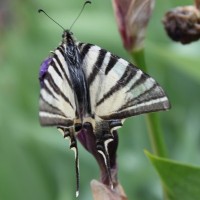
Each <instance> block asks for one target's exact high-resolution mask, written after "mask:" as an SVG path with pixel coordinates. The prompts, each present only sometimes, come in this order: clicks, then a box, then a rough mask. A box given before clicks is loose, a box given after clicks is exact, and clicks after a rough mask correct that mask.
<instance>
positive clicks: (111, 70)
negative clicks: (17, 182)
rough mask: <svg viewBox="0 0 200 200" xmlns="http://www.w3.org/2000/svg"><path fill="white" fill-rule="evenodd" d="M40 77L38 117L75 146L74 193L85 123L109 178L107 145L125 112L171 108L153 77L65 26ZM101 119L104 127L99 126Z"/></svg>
mask: <svg viewBox="0 0 200 200" xmlns="http://www.w3.org/2000/svg"><path fill="white" fill-rule="evenodd" d="M39 80H40V86H41V88H40V99H39V119H40V123H41V125H42V126H54V127H57V129H58V130H59V131H60V132H61V133H62V134H63V136H64V138H69V139H70V148H71V149H73V150H74V152H75V163H76V177H77V192H76V196H78V192H79V164H78V148H77V140H76V136H77V134H78V133H79V132H80V131H81V130H82V129H83V128H85V129H87V127H90V128H91V129H92V130H93V134H94V136H95V139H96V144H95V145H96V149H97V151H98V152H99V153H100V154H101V155H102V157H103V159H104V162H105V166H106V168H107V171H108V174H109V177H110V179H111V175H110V167H109V166H110V160H109V154H108V145H109V143H110V142H112V141H113V130H116V129H118V128H120V127H121V126H122V124H123V122H124V120H125V119H126V118H128V117H131V116H135V115H139V114H143V113H149V112H155V111H161V110H168V109H169V108H170V103H169V100H168V98H167V96H166V94H165V92H164V91H163V89H162V88H161V86H160V85H159V84H158V83H157V82H156V81H155V80H154V79H153V78H152V77H150V76H149V75H147V74H146V73H144V72H142V71H141V70H140V69H139V68H137V67H136V66H135V65H133V64H131V63H130V62H128V61H126V60H124V59H123V58H120V57H118V56H116V55H113V54H112V53H111V52H109V51H107V50H105V49H102V48H101V47H99V46H97V45H93V44H89V43H82V42H79V41H77V40H76V39H75V38H74V36H73V33H72V32H71V31H69V30H64V32H63V35H62V42H61V44H60V45H59V46H58V47H57V48H56V49H55V50H54V51H51V55H50V56H49V57H48V58H47V59H45V60H44V61H43V63H42V64H41V67H40V74H39ZM105 124H106V125H107V126H106V131H102V130H104V129H105ZM105 133H106V134H105Z"/></svg>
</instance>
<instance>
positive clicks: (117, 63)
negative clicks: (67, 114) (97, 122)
mask: <svg viewBox="0 0 200 200" xmlns="http://www.w3.org/2000/svg"><path fill="white" fill-rule="evenodd" d="M79 49H80V53H81V54H82V55H83V56H82V57H83V68H84V71H85V74H86V76H87V80H88V84H89V89H90V100H91V109H92V111H93V113H95V115H97V116H99V117H100V118H102V119H105V120H111V119H124V118H127V117H130V116H134V115H138V114H142V113H148V112H154V111H159V110H167V109H169V107H170V104H169V101H168V98H167V97H166V95H165V93H164V91H163V89H162V88H161V87H160V86H159V84H158V83H157V82H156V81H155V80H154V79H153V78H151V77H150V76H149V75H147V74H145V73H143V72H142V71H141V70H140V69H138V68H137V67H135V66H134V65H132V64H131V63H129V62H127V61H125V60H124V59H122V58H119V57H118V56H115V55H113V54H111V53H110V52H108V51H106V50H104V49H101V48H100V47H98V46H96V45H91V44H83V43H80V44H79Z"/></svg>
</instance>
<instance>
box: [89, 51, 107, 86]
mask: <svg viewBox="0 0 200 200" xmlns="http://www.w3.org/2000/svg"><path fill="white" fill-rule="evenodd" d="M106 53H107V51H105V50H104V49H100V50H99V54H98V56H97V58H96V62H95V63H94V65H93V66H92V72H91V73H90V74H89V76H88V85H91V84H92V82H93V81H94V80H95V77H96V76H97V74H98V73H99V71H100V69H101V67H102V64H103V61H104V58H105V55H106Z"/></svg>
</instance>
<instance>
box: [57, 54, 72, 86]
mask: <svg viewBox="0 0 200 200" xmlns="http://www.w3.org/2000/svg"><path fill="white" fill-rule="evenodd" d="M60 52H61V51H60ZM61 54H62V53H61ZM54 58H55V60H56V62H57V63H58V65H59V67H60V69H61V70H62V73H63V75H64V77H63V78H65V79H66V81H67V83H68V84H69V86H70V88H71V89H72V88H73V87H72V83H71V81H70V80H69V78H68V76H67V74H66V71H65V69H64V68H63V65H62V63H61V61H60V59H59V58H58V55H57V54H54ZM63 58H64V57H63ZM53 63H54V62H53ZM53 67H54V69H55V70H56V68H57V67H56V64H55V63H54V65H53ZM59 75H61V74H60V73H59ZM61 77H62V75H61Z"/></svg>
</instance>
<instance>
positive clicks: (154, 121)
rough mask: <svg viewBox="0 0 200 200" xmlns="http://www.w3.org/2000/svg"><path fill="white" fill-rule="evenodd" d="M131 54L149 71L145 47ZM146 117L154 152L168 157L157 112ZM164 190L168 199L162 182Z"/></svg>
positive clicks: (143, 69)
mask: <svg viewBox="0 0 200 200" xmlns="http://www.w3.org/2000/svg"><path fill="white" fill-rule="evenodd" d="M131 56H132V58H133V60H134V61H135V63H136V64H137V66H138V67H139V68H140V69H141V70H142V71H144V72H147V68H146V63H145V58H144V49H142V50H140V51H135V52H133V53H132V54H131ZM145 117H146V123H147V128H148V134H149V139H150V142H151V147H152V150H153V153H154V154H155V155H157V156H159V157H167V150H166V146H165V143H164V137H163V133H162V129H161V127H160V123H159V118H158V116H157V114H156V113H150V114H147V115H146V116H145ZM162 190H163V198H164V199H166V200H167V199H169V194H168V192H167V190H166V189H165V186H164V184H163V183H162Z"/></svg>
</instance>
